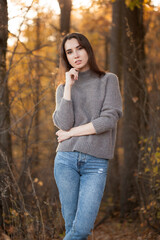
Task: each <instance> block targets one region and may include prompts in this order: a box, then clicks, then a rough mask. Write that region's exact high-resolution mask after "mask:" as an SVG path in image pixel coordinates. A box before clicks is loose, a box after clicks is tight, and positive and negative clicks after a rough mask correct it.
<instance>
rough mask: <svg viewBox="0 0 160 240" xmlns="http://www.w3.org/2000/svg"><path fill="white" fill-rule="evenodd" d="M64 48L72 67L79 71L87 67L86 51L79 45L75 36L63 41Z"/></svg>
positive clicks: (85, 69)
mask: <svg viewBox="0 0 160 240" xmlns="http://www.w3.org/2000/svg"><path fill="white" fill-rule="evenodd" d="M64 48H65V52H66V56H67V59H68V62H69V63H70V65H71V66H72V67H73V68H76V69H77V70H79V71H80V72H84V71H87V70H88V69H89V64H88V53H87V52H86V50H85V49H84V48H83V47H81V45H80V44H79V42H78V41H77V39H76V38H72V39H68V40H67V41H66V42H65V45H64Z"/></svg>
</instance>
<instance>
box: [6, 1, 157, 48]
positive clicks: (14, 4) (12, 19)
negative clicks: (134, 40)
mask: <svg viewBox="0 0 160 240" xmlns="http://www.w3.org/2000/svg"><path fill="white" fill-rule="evenodd" d="M32 1H33V0H22V1H21V2H22V3H24V4H25V5H26V7H27V6H30V5H31V2H32ZM91 3H92V0H72V4H73V9H78V8H80V7H84V8H88V7H90V6H91ZM152 4H153V5H154V6H155V7H158V6H160V0H152ZM39 5H40V6H41V7H43V9H44V11H45V10H46V11H47V10H48V9H50V10H53V12H54V13H55V14H60V8H59V4H58V0H47V1H44V0H39ZM25 11H26V9H25V8H22V7H21V6H20V5H19V4H18V0H15V1H12V0H8V13H9V31H10V32H11V33H13V34H17V33H18V29H19V26H20V24H21V23H22V22H23V17H24V15H25ZM35 14H36V13H35V11H33V10H30V11H29V13H28V14H27V17H29V18H30V19H32V18H33V17H34V16H35ZM21 30H23V27H22V29H21ZM10 41H11V39H9V42H8V44H12V43H11V42H10Z"/></svg>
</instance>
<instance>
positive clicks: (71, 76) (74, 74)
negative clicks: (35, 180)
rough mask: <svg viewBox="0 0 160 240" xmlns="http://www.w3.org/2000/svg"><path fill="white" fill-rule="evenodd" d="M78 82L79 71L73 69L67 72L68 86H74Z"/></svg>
mask: <svg viewBox="0 0 160 240" xmlns="http://www.w3.org/2000/svg"><path fill="white" fill-rule="evenodd" d="M76 80H78V70H77V69H75V68H71V69H70V70H69V71H68V72H66V85H69V86H72V85H73V84H74V83H75V81H76Z"/></svg>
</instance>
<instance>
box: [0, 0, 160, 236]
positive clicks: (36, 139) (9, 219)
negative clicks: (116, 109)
mask: <svg viewBox="0 0 160 240" xmlns="http://www.w3.org/2000/svg"><path fill="white" fill-rule="evenodd" d="M29 2H30V3H29ZM56 2H57V3H56ZM77 2H78V0H76V1H75V0H58V1H56V0H52V1H51V3H52V4H53V6H52V7H48V5H47V4H46V5H45V3H44V2H43V4H40V0H32V1H25V0H23V1H18V0H10V1H9V0H8V1H7V0H0V173H1V174H0V239H2V240H11V239H12V240H22V239H26V240H34V239H36V240H51V239H54V240H61V239H63V237H64V234H65V228H64V220H63V218H62V214H61V206H60V202H59V196H58V190H57V187H56V184H55V180H54V174H53V167H54V157H55V154H56V148H57V144H58V142H57V139H56V135H55V133H56V131H57V128H56V127H54V125H53V120H52V114H53V112H54V109H55V91H56V88H57V86H58V85H59V84H60V83H61V82H60V80H59V79H58V78H57V75H58V67H59V47H60V43H61V40H62V38H63V36H64V35H65V34H67V33H69V32H80V33H83V34H84V35H85V36H87V38H88V39H89V41H90V42H91V44H92V47H93V49H94V51H95V54H96V60H97V63H98V64H99V65H100V67H101V68H102V69H104V70H105V71H106V72H107V71H109V72H112V73H115V74H116V75H117V76H118V79H119V83H120V90H121V94H122V99H123V117H122V118H121V119H120V121H119V122H118V133H117V140H116V150H115V155H114V158H113V159H112V160H111V161H110V162H109V170H108V176H107V183H106V188H105V192H104V196H103V200H102V203H101V207H100V211H99V214H98V217H97V219H96V223H95V228H94V230H93V232H92V235H91V236H90V237H89V239H90V240H91V239H92V240H112V239H113V240H129V239H134V240H160V127H159V126H160V4H159V6H155V5H154V1H153V2H152V1H151V0H90V1H88V4H84V5H83V4H81V5H79V6H78V5H76V4H75V3H77ZM82 2H85V1H82ZM86 2H87V1H86ZM11 3H12V4H14V5H16V6H18V9H19V10H18V11H17V12H14V9H12V8H11V7H10V8H9V6H10V4H11ZM56 4H57V5H58V6H59V12H57V11H56V8H55V10H54V5H56ZM57 5H56V6H57ZM11 11H12V13H13V12H14V14H13V15H12V17H10V16H11V15H10V12H11ZM15 18H18V19H19V25H18V28H17V30H16V32H15V31H14V30H13V29H12V28H14V25H12V27H9V26H10V23H11V22H12V21H13V20H14V19H15ZM158 76H159V77H158Z"/></svg>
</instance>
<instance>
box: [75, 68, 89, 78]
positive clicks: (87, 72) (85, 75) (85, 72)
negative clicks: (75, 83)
mask: <svg viewBox="0 0 160 240" xmlns="http://www.w3.org/2000/svg"><path fill="white" fill-rule="evenodd" d="M91 73H92V71H91V70H90V69H88V70H86V71H84V72H79V73H78V77H79V78H86V77H89V76H90V75H91Z"/></svg>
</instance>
